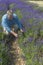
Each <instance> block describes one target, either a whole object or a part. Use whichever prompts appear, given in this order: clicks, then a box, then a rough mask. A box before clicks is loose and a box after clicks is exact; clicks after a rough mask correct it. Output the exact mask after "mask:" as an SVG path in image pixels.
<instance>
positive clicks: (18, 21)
mask: <svg viewBox="0 0 43 65" xmlns="http://www.w3.org/2000/svg"><path fill="white" fill-rule="evenodd" d="M16 23H17V25H18V27H19V29H20V31H21V32H23V26H22V24H21V22H20V20H19V18H18V17H17V15H16Z"/></svg>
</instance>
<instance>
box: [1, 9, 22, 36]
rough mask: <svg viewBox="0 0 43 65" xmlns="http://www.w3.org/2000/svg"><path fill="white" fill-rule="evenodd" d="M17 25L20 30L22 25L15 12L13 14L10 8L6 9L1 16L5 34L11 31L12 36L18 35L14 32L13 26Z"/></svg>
mask: <svg viewBox="0 0 43 65" xmlns="http://www.w3.org/2000/svg"><path fill="white" fill-rule="evenodd" d="M15 25H17V26H18V28H19V29H20V31H21V32H23V27H22V25H21V22H20V21H19V19H18V17H17V15H16V14H13V12H12V10H8V11H7V13H6V14H5V15H3V17H2V27H3V30H4V32H5V33H6V34H9V33H11V34H12V35H13V36H15V37H18V34H17V33H16V32H14V30H13V29H15V28H14V26H15Z"/></svg>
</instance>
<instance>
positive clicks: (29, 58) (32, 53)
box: [0, 5, 43, 65]
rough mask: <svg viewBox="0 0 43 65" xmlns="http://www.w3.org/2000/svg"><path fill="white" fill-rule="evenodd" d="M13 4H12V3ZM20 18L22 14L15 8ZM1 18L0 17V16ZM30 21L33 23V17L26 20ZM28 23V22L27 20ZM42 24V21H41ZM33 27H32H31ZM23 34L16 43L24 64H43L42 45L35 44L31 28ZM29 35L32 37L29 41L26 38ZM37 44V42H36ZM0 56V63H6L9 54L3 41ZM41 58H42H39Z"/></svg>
mask: <svg viewBox="0 0 43 65" xmlns="http://www.w3.org/2000/svg"><path fill="white" fill-rule="evenodd" d="M12 6H13V5H12ZM15 13H16V14H17V15H18V16H19V18H20V19H22V18H23V15H22V13H21V11H20V10H16V12H15ZM0 19H1V17H0ZM28 21H29V22H30V23H33V21H34V19H32V18H30V19H29V20H28ZM27 23H28V22H27ZM41 25H42V23H41ZM33 28H34V27H33ZM40 34H41V36H42V35H43V31H40ZM25 36H26V37H23V36H22V35H21V36H20V37H19V39H18V43H19V45H20V48H22V51H23V53H24V55H25V60H26V65H43V61H42V62H41V61H40V60H43V58H42V55H43V45H41V46H37V45H35V43H36V42H35V41H34V39H35V38H37V34H36V33H34V31H32V29H27V31H26V32H25ZM27 37H28V38H30V37H33V40H32V41H31V42H29V41H28V40H26V39H27ZM1 38H2V33H0V39H1ZM37 44H38V43H37ZM0 58H1V59H2V62H0V65H8V62H9V61H10V59H9V56H8V54H7V46H6V47H5V46H4V45H3V43H0ZM40 58H42V59H40Z"/></svg>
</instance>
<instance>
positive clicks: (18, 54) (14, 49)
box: [8, 39, 26, 65]
mask: <svg viewBox="0 0 43 65" xmlns="http://www.w3.org/2000/svg"><path fill="white" fill-rule="evenodd" d="M8 48H9V50H8V54H9V58H10V63H9V65H25V63H26V61H25V58H24V53H23V52H22V49H21V48H20V47H19V44H18V39H17V40H16V41H13V42H12V43H9V44H8Z"/></svg>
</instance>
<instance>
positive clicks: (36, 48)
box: [0, 0, 43, 65]
mask: <svg viewBox="0 0 43 65" xmlns="http://www.w3.org/2000/svg"><path fill="white" fill-rule="evenodd" d="M9 2H10V0H9ZM1 6H3V5H1ZM4 6H6V7H7V6H8V3H7V4H5V5H4ZM4 6H3V7H4ZM6 7H5V8H3V9H0V65H11V64H10V62H11V59H10V57H9V55H8V52H9V50H8V47H7V46H5V43H4V42H3V40H2V39H3V31H2V26H1V18H2V16H3V14H5V13H6V11H7V9H6ZM9 7H10V9H12V10H13V12H14V13H16V14H17V15H18V17H19V19H20V20H21V22H22V24H23V25H24V28H25V30H24V31H25V37H23V36H22V35H20V36H19V38H18V44H19V47H20V48H21V49H22V52H23V57H24V60H25V61H26V65H43V7H39V6H38V5H37V4H34V3H30V2H28V3H27V2H25V1H19V0H18V1H14V2H13V0H12V1H11V2H10V4H9Z"/></svg>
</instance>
